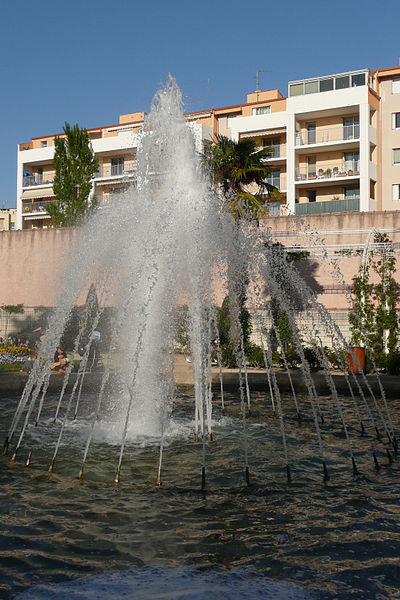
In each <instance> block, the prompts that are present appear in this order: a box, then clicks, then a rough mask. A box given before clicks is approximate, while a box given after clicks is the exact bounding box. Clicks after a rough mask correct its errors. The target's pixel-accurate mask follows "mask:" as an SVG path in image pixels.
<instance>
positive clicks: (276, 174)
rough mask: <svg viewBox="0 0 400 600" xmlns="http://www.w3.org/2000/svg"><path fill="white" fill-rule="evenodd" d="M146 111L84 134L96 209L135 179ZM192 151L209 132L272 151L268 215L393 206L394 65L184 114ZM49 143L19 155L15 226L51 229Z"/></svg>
mask: <svg viewBox="0 0 400 600" xmlns="http://www.w3.org/2000/svg"><path fill="white" fill-rule="evenodd" d="M144 116H145V113H131V114H128V115H121V116H120V118H119V123H118V124H117V125H113V126H109V127H100V128H97V129H91V130H89V135H90V138H91V141H92V145H93V150H94V152H95V153H96V155H97V156H98V157H99V160H100V169H99V172H98V173H97V174H96V177H95V180H94V191H95V193H96V195H97V196H98V198H99V200H100V201H101V202H107V201H109V200H110V198H111V197H112V194H113V193H117V192H118V191H121V190H124V189H125V188H126V187H127V186H129V185H130V184H131V183H132V182H134V181H135V176H136V153H137V148H138V144H139V142H140V136H141V127H142V124H143V119H144ZM186 118H187V120H188V122H189V123H190V126H191V127H192V128H193V131H194V133H195V140H196V145H197V147H198V149H199V150H201V148H202V143H203V140H205V139H210V138H212V137H213V136H215V135H216V134H219V135H226V136H228V137H230V138H232V139H234V140H241V139H244V138H251V139H254V140H256V141H257V142H258V144H259V145H260V147H266V146H268V147H271V155H270V157H269V158H268V159H267V160H268V163H269V164H270V166H271V172H270V175H269V177H268V181H269V182H270V183H272V184H273V185H275V186H276V187H277V188H278V189H279V190H280V191H281V200H280V202H278V201H274V202H270V203H269V204H268V214H269V215H276V216H278V215H283V214H299V215H304V214H318V213H337V212H358V211H360V212H367V211H381V210H398V209H399V208H400V67H391V68H387V69H378V70H375V71H371V70H369V69H361V70H357V71H351V72H346V73H339V74H334V75H326V76H321V77H315V78H309V79H302V80H298V81H290V82H289V84H288V94H287V96H286V97H285V96H283V95H282V94H281V93H280V92H279V90H277V89H274V90H267V91H256V92H253V93H250V94H248V95H247V101H246V102H245V103H243V104H239V105H233V106H227V107H222V108H213V109H209V110H204V111H198V112H194V113H187V114H186ZM54 138H55V136H54V135H53V136H44V137H38V138H34V139H32V140H31V141H30V142H28V143H26V144H20V145H19V148H18V182H17V214H18V216H17V226H18V228H40V227H47V226H50V219H49V217H48V215H47V213H46V203H48V202H54V201H55V197H54V194H53V189H52V181H53V178H54V169H53V167H52V159H53V154H54Z"/></svg>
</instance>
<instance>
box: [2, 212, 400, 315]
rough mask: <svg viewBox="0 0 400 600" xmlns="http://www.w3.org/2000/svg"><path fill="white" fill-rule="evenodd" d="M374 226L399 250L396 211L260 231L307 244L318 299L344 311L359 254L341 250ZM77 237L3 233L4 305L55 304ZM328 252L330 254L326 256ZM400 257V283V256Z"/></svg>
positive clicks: (291, 222)
mask: <svg viewBox="0 0 400 600" xmlns="http://www.w3.org/2000/svg"><path fill="white" fill-rule="evenodd" d="M374 228H375V229H377V230H379V231H381V232H387V233H388V235H389V237H390V238H391V239H392V241H393V242H395V243H397V244H398V247H399V248H400V212H398V211H392V212H371V213H337V214H326V215H307V216H303V217H301V218H300V217H293V216H282V217H268V218H266V219H264V220H263V222H262V223H261V224H260V228H259V232H260V235H264V236H267V235H269V232H270V234H271V235H272V238H273V240H274V241H279V242H281V243H282V244H284V245H286V246H297V247H298V246H300V247H303V248H306V249H307V250H308V251H309V252H310V256H309V258H308V259H307V261H306V262H305V267H304V268H305V275H306V278H308V279H309V280H310V282H311V284H312V285H317V286H318V287H317V289H320V294H319V296H318V299H319V301H320V302H322V303H323V304H324V305H325V306H326V307H327V308H328V309H330V310H336V311H345V310H347V309H348V301H347V298H346V295H345V291H346V288H348V287H349V286H350V285H351V283H352V278H353V277H354V276H355V275H356V274H357V273H358V269H359V265H360V257H359V256H357V255H356V256H350V257H349V256H346V255H344V254H343V250H345V249H346V248H349V247H350V246H356V247H357V245H360V247H361V248H362V245H363V244H365V242H366V240H367V237H368V235H369V233H370V231H371V230H372V229H374ZM75 239H76V230H75V229H73V228H61V229H45V230H21V231H18V230H17V231H3V232H0V257H1V276H0V306H1V305H3V304H23V305H24V307H35V306H36V307H37V306H54V305H55V304H56V303H57V300H58V295H59V288H60V282H61V280H62V276H63V270H64V267H65V264H66V261H67V259H68V256H70V255H71V254H72V252H73V245H74V241H75ZM326 252H327V254H328V256H327V257H325V256H323V255H324V253H326ZM398 258H399V260H398V270H397V280H398V281H399V282H400V254H399V256H398ZM222 292H223V291H222ZM217 296H218V297H220V296H221V294H218V293H217ZM250 303H251V300H250Z"/></svg>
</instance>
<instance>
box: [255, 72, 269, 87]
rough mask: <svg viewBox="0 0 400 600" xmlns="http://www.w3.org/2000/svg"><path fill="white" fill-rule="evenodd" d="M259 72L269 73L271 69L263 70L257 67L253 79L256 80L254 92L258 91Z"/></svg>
mask: <svg viewBox="0 0 400 600" xmlns="http://www.w3.org/2000/svg"><path fill="white" fill-rule="evenodd" d="M260 73H271V71H264V70H263V69H257V71H256V75H255V77H253V79H255V80H256V89H255V91H256V92H260V91H261V90H260Z"/></svg>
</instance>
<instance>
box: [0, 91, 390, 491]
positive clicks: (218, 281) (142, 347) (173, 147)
mask: <svg viewBox="0 0 400 600" xmlns="http://www.w3.org/2000/svg"><path fill="white" fill-rule="evenodd" d="M225 204H226V199H225V198H221V196H220V195H219V194H217V193H215V191H213V190H212V188H211V186H210V182H209V179H208V176H207V173H206V172H205V170H204V166H203V165H202V161H201V159H200V158H199V157H198V156H197V154H196V149H195V144H194V139H193V135H192V132H191V130H190V127H189V126H188V125H187V122H186V121H185V119H184V117H183V114H182V100H181V94H180V91H179V88H178V87H177V85H176V83H175V81H174V80H173V79H170V80H169V82H168V84H167V86H166V87H165V88H164V89H162V90H160V91H159V92H158V93H157V94H156V96H155V98H154V101H153V104H152V109H151V112H150V114H149V116H148V117H147V118H146V121H145V125H144V130H143V133H142V137H141V144H140V148H139V150H138V175H137V186H136V188H135V189H130V190H129V191H128V192H127V193H125V194H124V195H119V196H118V198H117V197H115V198H114V199H113V201H112V202H111V203H110V204H109V205H104V206H101V207H100V208H99V209H98V210H97V212H96V213H95V214H94V215H92V217H91V218H90V219H89V220H88V221H87V223H85V225H84V226H83V227H82V228H81V230H80V232H79V233H80V235H79V239H78V242H77V246H76V249H75V253H74V257H73V258H72V260H71V264H70V267H69V269H68V270H67V272H66V274H65V277H64V284H63V289H62V290H61V293H60V302H59V304H58V306H57V308H56V309H55V311H54V313H53V314H52V316H51V319H50V322H49V327H48V330H47V333H46V335H45V338H44V340H43V343H42V345H41V347H40V351H39V355H38V359H37V360H36V362H35V363H34V368H33V370H32V372H31V374H30V376H29V379H28V381H27V384H26V387H25V389H24V392H23V394H22V397H21V399H20V402H19V404H18V406H17V408H16V411H15V413H14V416H13V418H12V422H11V424H10V426H9V429H8V433H7V435H6V439H5V442H4V452H3V454H4V456H8V457H9V459H10V461H11V462H12V463H15V462H18V460H19V459H20V457H21V458H22V461H23V462H24V463H25V464H26V466H29V465H32V464H33V463H34V462H35V460H37V457H38V455H40V456H41V460H44V457H43V455H42V454H43V452H42V446H43V440H45V441H46V443H45V446H46V449H47V451H48V453H49V454H48V464H47V466H46V468H47V470H48V471H49V472H50V473H52V472H54V471H55V469H56V464H57V461H58V459H59V455H60V452H61V450H62V452H65V445H66V444H67V445H68V444H70V443H71V441H70V435H71V431H74V430H75V431H78V432H79V435H80V436H81V437H80V440H81V442H80V444H78V446H79V451H80V452H81V454H80V458H79V459H77V460H78V462H79V467H78V468H77V470H76V473H75V475H76V476H77V477H78V478H79V479H83V478H84V477H85V469H86V466H87V461H88V460H89V459H90V458H91V452H92V455H93V454H95V453H96V452H95V451H94V450H93V443H95V444H96V443H97V441H98V440H99V439H100V440H101V442H102V443H103V444H106V445H107V444H109V445H110V447H112V448H113V449H115V448H116V447H118V453H117V454H116V453H115V452H112V451H110V452H109V453H108V454H109V456H108V458H107V459H105V458H104V457H102V462H103V463H104V460H107V461H109V464H108V467H110V464H111V462H112V461H114V463H113V464H114V473H113V476H112V478H111V479H112V481H114V483H119V482H120V480H121V470H122V468H123V463H124V458H126V455H127V452H128V453H129V451H130V450H129V449H130V448H131V445H132V444H135V443H138V442H139V443H143V444H144V445H150V446H152V447H154V448H155V447H156V448H158V456H157V468H156V471H157V475H156V478H155V482H156V483H157V484H158V485H161V482H162V469H163V454H164V449H165V445H166V444H167V445H168V444H169V443H170V441H171V440H173V439H176V435H177V423H176V421H175V419H174V410H175V398H176V390H175V384H174V364H173V360H174V347H175V341H174V338H175V327H174V312H175V309H176V306H177V305H179V304H187V306H188V319H187V320H188V328H189V334H190V351H191V359H192V364H193V373H194V398H193V412H192V418H191V421H190V429H191V433H190V436H191V437H192V438H194V440H195V442H198V444H199V445H200V448H201V452H200V453H201V459H200V463H201V476H200V477H199V481H200V482H201V483H200V487H201V488H202V489H205V487H206V467H207V455H208V454H212V452H213V449H212V448H213V443H214V442H213V437H214V433H213V428H214V426H215V418H214V414H215V410H216V406H217V409H218V416H219V417H222V418H223V413H224V409H225V398H224V374H223V370H222V367H221V351H220V344H219V332H218V327H217V325H216V321H217V319H216V309H215V306H216V304H218V298H217V292H218V294H219V296H221V294H222V296H225V295H229V298H230V319H231V323H230V332H231V339H232V344H233V351H234V355H235V359H236V364H237V366H238V389H239V401H238V410H239V412H240V420H241V433H240V435H238V444H240V445H242V446H243V473H244V481H245V482H246V483H247V485H249V484H250V470H251V465H250V462H249V448H248V421H249V419H250V418H252V417H253V415H252V406H251V402H252V400H251V390H250V386H249V376H248V366H247V362H246V356H245V347H244V346H245V344H244V333H243V330H242V328H241V307H242V304H243V303H242V298H243V296H244V295H246V293H247V294H248V296H249V297H250V298H251V303H252V306H253V307H254V308H259V309H263V311H264V314H265V318H261V317H260V316H258V317H257V318H256V319H255V325H256V326H257V328H258V331H259V334H260V340H261V350H262V354H263V359H264V363H265V376H266V387H265V390H266V392H267V394H268V396H269V399H270V402H271V407H272V411H273V414H274V415H276V417H277V419H278V423H279V431H280V437H281V440H282V453H283V468H284V470H285V472H286V477H287V481H288V483H291V482H292V477H293V476H292V465H291V464H290V448H289V444H288V439H287V438H288V435H287V426H288V425H287V417H285V413H287V412H288V411H289V417H288V418H289V420H290V419H291V418H292V417H291V415H292V412H293V407H294V409H295V413H296V418H297V421H298V424H299V426H301V423H302V422H303V421H304V420H307V419H311V420H312V422H313V423H314V428H315V436H316V443H317V447H318V453H319V460H320V463H321V468H322V475H323V480H324V481H325V482H327V481H328V480H329V477H330V475H329V472H328V465H327V458H326V447H325V446H326V442H325V440H324V438H325V437H326V436H327V427H326V425H327V424H329V423H331V422H332V420H336V419H337V420H338V422H339V423H340V426H341V428H342V431H343V435H344V438H345V442H346V446H347V451H348V456H349V459H350V464H351V468H352V472H353V474H354V476H357V475H358V474H359V469H358V466H357V463H356V454H357V452H356V450H355V446H357V439H356V440H354V437H355V432H354V427H353V428H349V426H348V425H347V420H346V419H347V418H348V414H349V413H350V412H351V411H353V414H354V415H355V417H356V420H357V422H358V426H359V428H360V432H361V434H362V435H364V436H365V440H368V442H367V443H368V444H369V445H370V451H371V456H372V458H373V465H374V467H375V468H379V466H380V463H379V460H378V456H379V451H383V452H384V453H386V456H387V457H388V458H389V460H390V461H391V460H392V451H393V452H394V453H396V452H397V441H396V435H395V429H394V424H393V420H392V417H391V415H390V411H389V408H388V404H387V401H386V398H385V393H384V390H383V387H382V386H381V385H380V384H379V394H378V395H377V394H375V392H374V391H373V390H372V389H371V385H370V383H369V382H368V380H367V378H366V377H365V376H364V375H362V376H361V378H357V377H356V376H355V375H354V374H348V373H347V371H346V364H345V361H344V360H343V359H342V364H341V367H342V371H343V374H344V377H345V383H346V386H347V389H348V395H349V397H350V398H351V402H350V403H347V402H345V404H346V406H344V403H343V399H342V398H341V397H340V394H339V393H338V390H337V388H336V384H335V379H334V377H333V376H332V372H331V368H330V365H329V361H328V358H327V355H326V350H325V348H324V346H323V342H322V337H321V336H322V332H321V331H319V330H318V327H317V325H316V324H315V327H314V329H315V331H314V338H315V342H314V348H313V351H314V353H315V355H316V356H317V358H318V361H319V364H320V365H321V368H322V371H323V377H324V379H325V383H326V386H327V388H328V389H329V395H330V398H329V400H327V399H326V398H325V399H323V398H321V397H320V396H319V395H318V392H317V389H316V385H315V382H314V379H313V376H312V373H311V368H310V365H309V363H308V361H307V358H306V355H305V352H304V348H303V341H302V337H301V334H300V332H299V329H298V325H297V323H296V320H295V315H296V310H297V307H296V301H295V300H294V297H295V296H296V295H299V296H300V297H301V298H302V302H303V304H304V306H308V307H311V308H312V309H313V310H314V311H317V312H318V314H319V315H320V321H321V322H322V324H323V327H324V328H325V333H326V335H328V337H329V339H330V342H331V347H332V348H333V349H334V350H335V351H337V352H338V354H339V356H341V354H340V353H341V352H343V351H344V350H345V351H346V352H351V350H350V349H349V348H348V346H347V344H346V342H345V340H344V338H343V336H342V334H341V332H340V330H339V329H338V327H337V326H336V325H335V323H334V322H333V321H332V320H331V319H330V317H329V314H328V313H327V311H326V310H325V309H324V308H323V307H322V306H321V305H320V304H319V303H318V302H317V300H316V298H315V295H314V294H313V292H312V291H311V290H310V289H309V287H308V286H307V285H306V284H305V282H304V281H303V280H302V278H301V277H300V275H299V273H298V271H297V270H296V269H295V267H294V266H293V265H292V264H291V263H290V262H289V261H288V260H287V256H286V254H285V252H284V250H283V248H281V247H277V246H276V244H273V243H272V241H271V238H270V237H269V236H268V234H266V235H264V236H261V235H259V230H258V227H257V223H255V222H254V221H252V220H246V219H245V218H243V219H241V220H239V221H238V220H235V219H234V217H233V216H232V214H231V213H230V212H229V211H227V210H226V206H225ZM289 288H290V290H292V292H291V293H287V292H288V289H289ZM89 289H90V290H95V291H96V292H95V293H92V294H90V293H89V294H88V290H89ZM294 290H295V291H296V293H294ZM87 294H88V296H87V297H88V300H87V302H86V304H85V308H84V310H83V313H82V318H81V324H80V328H79V332H78V334H77V336H76V339H75V342H74V351H75V352H76V351H77V350H78V349H79V348H81V347H82V346H83V347H84V350H83V351H82V360H81V362H80V365H79V369H78V372H77V373H76V374H75V373H72V368H73V363H72V362H71V363H70V364H69V366H68V368H67V370H66V373H65V375H64V379H63V384H62V387H61V391H60V393H59V395H58V397H57V398H54V397H53V396H52V395H51V394H48V386H49V381H50V368H49V366H50V363H51V362H52V357H53V354H54V350H55V349H56V348H57V346H58V345H59V343H60V339H61V337H62V334H63V331H64V329H65V327H66V325H67V323H68V319H69V317H70V314H71V311H72V310H73V307H74V306H75V305H77V304H78V303H79V302H80V300H82V298H83V297H85V295H87ZM277 305H278V306H279V307H280V308H281V309H282V310H283V311H284V314H285V315H286V318H287V320H288V324H289V326H290V329H291V331H292V335H293V342H294V346H295V348H296V352H297V353H298V355H299V356H300V359H301V365H300V371H301V376H302V379H303V381H304V385H305V390H306V401H305V400H304V398H303V397H302V396H301V395H299V393H298V390H297V389H296V384H295V382H294V380H293V375H292V373H291V370H290V368H289V360H288V357H287V356H286V352H285V348H284V343H283V342H282V340H281V339H280V333H279V329H278V328H277V326H276V321H275V319H274V316H273V311H274V307H276V306H277ZM109 306H112V307H114V309H115V311H114V312H115V319H114V323H113V327H112V333H111V336H110V342H109V347H108V348H107V352H106V355H107V358H106V362H105V365H104V371H103V372H102V373H101V374H99V378H101V383H100V387H99V390H98V392H97V393H96V394H95V395H93V396H92V398H91V400H90V401H89V402H88V401H87V399H85V398H84V393H83V383H84V379H85V376H86V371H87V368H88V365H89V363H90V360H91V359H90V357H91V356H92V353H93V344H94V343H95V341H94V340H95V335H96V334H95V332H96V330H97V328H98V325H99V321H100V319H101V317H102V315H103V313H104V311H105V310H106V308H107V307H109ZM259 314H260V312H258V315H259ZM267 323H269V325H267ZM319 327H320V326H319ZM274 339H275V342H274ZM212 341H214V343H215V344H216V355H217V360H218V363H219V368H218V373H219V387H220V398H216V397H215V395H214V394H213V385H212V358H213V357H212V350H211V342H212ZM274 343H275V345H277V346H278V347H280V349H281V354H282V361H283V368H284V371H285V377H286V378H287V381H288V383H289V387H290V392H291V398H290V397H289V398H286V397H283V396H284V394H283V391H282V390H281V389H280V385H281V384H280V383H279V381H278V378H279V377H281V373H277V372H276V369H275V367H274V361H273V348H274ZM354 359H355V361H356V358H355V357H354ZM377 377H378V382H379V376H377ZM281 379H282V377H281ZM221 408H222V413H221ZM335 415H336V416H335ZM228 427H229V425H228ZM182 435H183V436H184V437H185V436H186V438H187V437H188V430H187V428H186V429H185V431H184V433H183V434H182ZM178 437H179V436H178ZM375 438H376V439H375ZM240 439H241V441H240ZM82 440H83V441H82ZM72 443H74V442H72ZM77 450H78V448H77ZM62 452H61V453H62ZM111 457H112V458H111ZM37 462H40V461H37ZM60 462H61V458H60ZM101 478H102V477H101Z"/></svg>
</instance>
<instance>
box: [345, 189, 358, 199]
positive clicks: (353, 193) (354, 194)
mask: <svg viewBox="0 0 400 600" xmlns="http://www.w3.org/2000/svg"><path fill="white" fill-rule="evenodd" d="M344 197H345V198H346V200H350V199H353V198H359V197H360V188H345V189H344Z"/></svg>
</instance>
